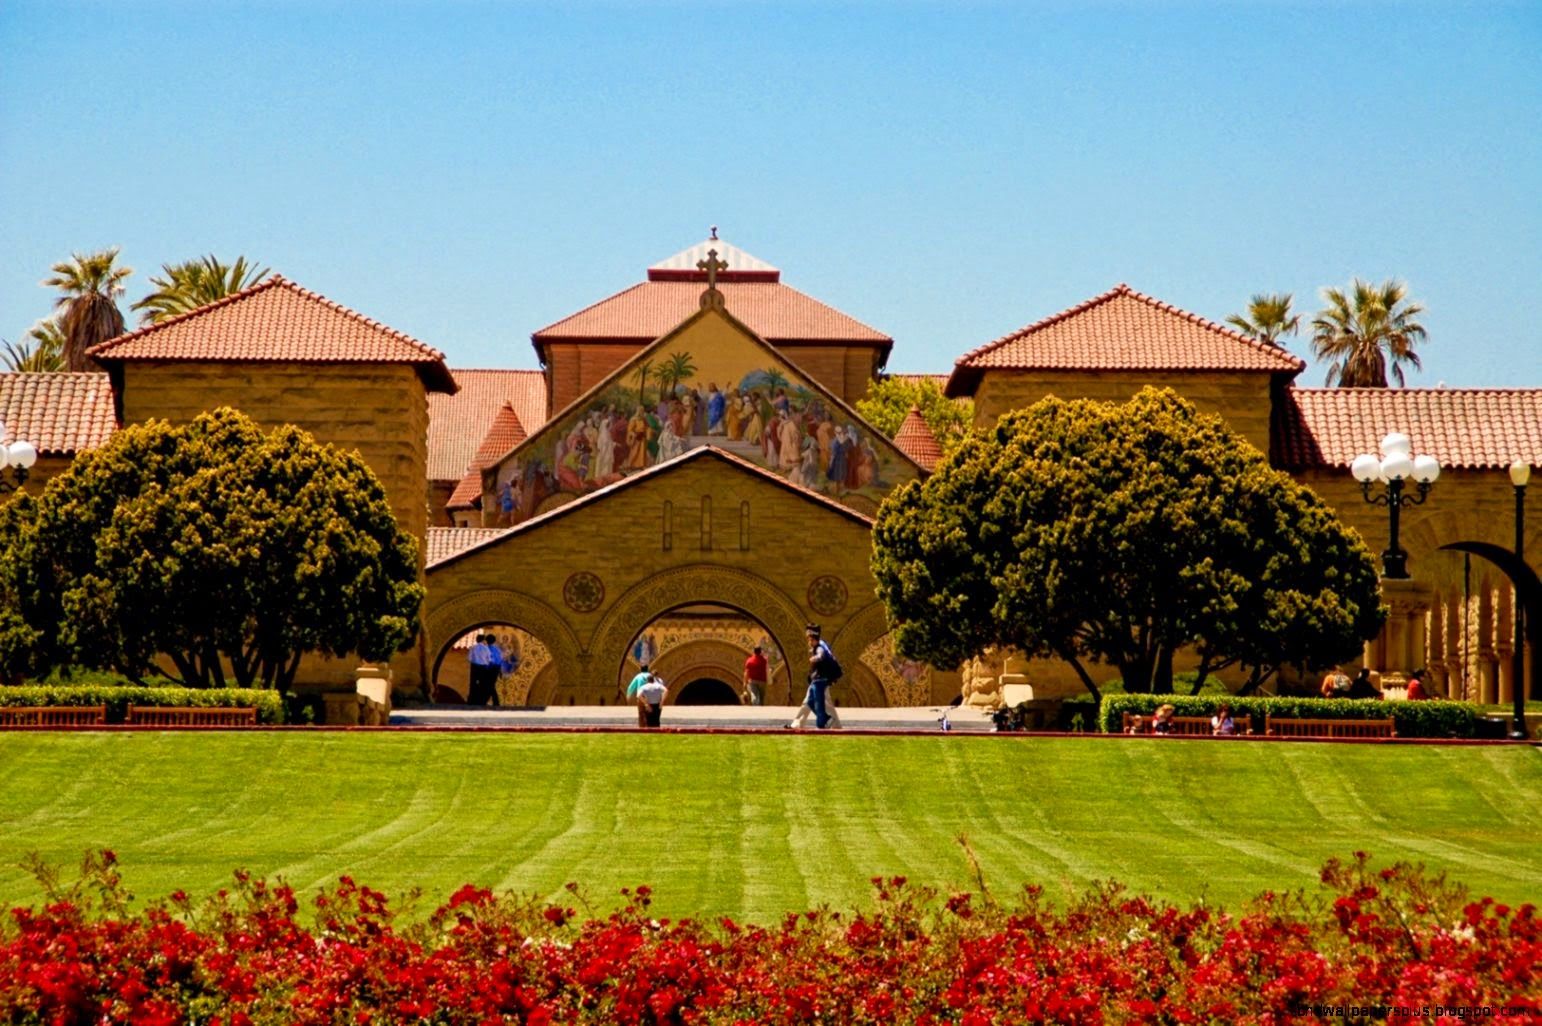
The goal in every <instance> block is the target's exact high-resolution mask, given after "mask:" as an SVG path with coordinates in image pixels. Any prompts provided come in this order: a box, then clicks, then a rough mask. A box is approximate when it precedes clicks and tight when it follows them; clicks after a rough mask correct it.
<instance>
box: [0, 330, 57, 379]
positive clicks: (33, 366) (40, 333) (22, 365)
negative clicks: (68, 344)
mask: <svg viewBox="0 0 1542 1026" xmlns="http://www.w3.org/2000/svg"><path fill="white" fill-rule="evenodd" d="M27 339H28V341H26V342H20V343H11V342H8V341H4V340H0V363H3V364H4V365H5V368H6V370H12V371H31V372H33V373H46V372H52V371H62V370H64V369H65V364H64V345H65V340H64V332H62V331H60V330H59V322H58V321H56V320H54V319H53V318H51V317H50V318H47V319H45V320H41V321H38V322H37V323H36V324H34V325H33V326H32V330H31V331H29V332H27Z"/></svg>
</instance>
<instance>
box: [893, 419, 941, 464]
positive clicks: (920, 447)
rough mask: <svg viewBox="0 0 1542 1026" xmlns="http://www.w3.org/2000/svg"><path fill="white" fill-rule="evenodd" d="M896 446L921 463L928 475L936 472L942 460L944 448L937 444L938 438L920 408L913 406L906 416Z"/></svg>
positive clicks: (895, 442) (898, 433)
mask: <svg viewBox="0 0 1542 1026" xmlns="http://www.w3.org/2000/svg"><path fill="white" fill-rule="evenodd" d="M894 444H895V446H896V447H898V448H899V451H900V452H902V453H904V454H905V455H906V456H909V457H910V458H911V459H913V460H915V461H916V462H917V463H919V464H920V465H921V469H922V470H925V471H926V472H927V473H930V472H932V471H933V470H936V469H937V464H938V462H940V461H941V460H942V446H941V445H939V444H938V443H937V436H936V435H934V434H932V429H931V428H930V427H928V426H927V423H926V418H925V417H922V416H921V410H920V408H919V407H916V406H912V407H911V408H910V412H909V413H907V414H905V420H904V422H903V423H901V424H900V429H899V431H898V432H897V433H896V434H895V436H894Z"/></svg>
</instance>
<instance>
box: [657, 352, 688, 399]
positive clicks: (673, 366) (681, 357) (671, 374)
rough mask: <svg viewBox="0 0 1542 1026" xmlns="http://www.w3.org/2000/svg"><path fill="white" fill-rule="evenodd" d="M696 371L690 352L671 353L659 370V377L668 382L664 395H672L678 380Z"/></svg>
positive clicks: (678, 383) (680, 380)
mask: <svg viewBox="0 0 1542 1026" xmlns="http://www.w3.org/2000/svg"><path fill="white" fill-rule="evenodd" d="M695 373H696V364H695V362H694V361H693V360H692V359H691V354H690V353H686V352H679V353H671V354H670V356H669V360H668V361H667V362H666V363H665V364H664V366H663V367H662V368H661V369H660V370H659V377H660V378H661V379H663V380H664V381H667V382H669V390H668V391H667V392H666V393H665V394H666V395H669V396H673V395H674V394H675V389H676V388H678V387H679V386H680V382H682V381H687V380H689V379H690V377H691V375H692V374H695Z"/></svg>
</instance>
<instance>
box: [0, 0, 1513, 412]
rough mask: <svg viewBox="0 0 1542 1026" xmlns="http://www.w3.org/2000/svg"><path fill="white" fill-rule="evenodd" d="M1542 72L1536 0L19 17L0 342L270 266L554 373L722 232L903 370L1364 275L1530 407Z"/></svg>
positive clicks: (276, 9) (470, 348) (10, 74)
mask: <svg viewBox="0 0 1542 1026" xmlns="http://www.w3.org/2000/svg"><path fill="white" fill-rule="evenodd" d="M1539 52H1542V4H1536V3H1517V4H1503V3H1473V4H1459V3H1445V4H1436V5H1420V4H1408V3H1366V4H1328V3H1311V4H1298V5H1285V4H1278V5H1277V4H1255V3H1226V4H1180V3H1156V2H1152V3H1121V4H1079V3H1057V4H1010V5H1009V4H987V3H970V4H956V5H942V4H922V3H905V4H898V3H895V4H884V3H869V4H845V5H834V6H832V5H813V4H781V3H777V4H773V3H738V4H725V3H711V2H700V3H692V4H646V5H645V4H621V3H609V4H582V3H576V4H562V5H558V4H549V5H548V4H496V5H495V4H462V3H453V4H435V5H430V4H426V3H421V4H388V5H366V4H362V3H360V4H322V3H310V2H306V3H281V4H280V3H274V4H238V3H230V4H225V3H221V4H209V3H198V4H194V3H185V4H157V3H151V2H135V3H123V4H94V5H80V6H76V5H67V4H62V3H54V2H50V3H30V2H18V0H5V2H4V3H3V4H0V55H3V56H0V337H5V338H10V339H16V338H19V337H21V336H23V335H24V334H25V332H26V330H27V328H28V326H29V325H30V324H31V323H32V322H33V321H34V320H35V319H37V318H38V317H41V316H43V315H45V314H47V313H48V311H49V309H50V304H51V298H50V295H49V293H48V291H47V290H45V289H42V288H40V287H38V284H37V283H38V281H39V280H41V279H42V278H43V277H44V276H45V275H46V273H47V270H48V266H49V265H50V264H51V263H53V262H55V261H56V260H59V259H62V258H64V257H66V256H67V255H68V254H69V253H70V252H71V251H74V250H86V249H91V248H96V247H100V246H105V245H117V246H121V247H122V249H123V259H124V260H125V261H126V262H127V263H129V264H130V265H132V266H133V267H135V268H136V269H137V271H138V273H136V275H135V276H134V278H132V279H131V280H130V282H129V293H128V299H129V300H133V299H137V298H139V297H140V296H141V295H143V294H144V293H145V292H146V291H148V290H149V286H148V273H150V272H154V271H156V270H158V268H159V266H160V265H161V264H162V263H165V262H172V261H178V260H182V259H186V258H189V257H193V256H197V255H200V254H203V253H207V252H214V253H216V254H218V255H220V256H221V257H223V258H225V259H227V260H228V259H232V258H233V257H234V256H235V255H237V254H241V253H244V254H246V255H247V256H248V257H249V258H252V259H255V260H257V261H259V262H260V263H262V264H264V265H267V266H270V267H272V268H273V269H274V270H277V271H280V272H282V273H283V274H285V275H287V276H289V277H291V278H293V279H295V280H297V281H299V282H300V283H302V284H304V285H306V286H307V287H309V288H313V289H315V290H317V291H319V292H322V293H324V294H326V295H328V296H329V297H331V298H333V299H336V300H338V301H339V302H342V303H345V304H347V305H349V306H352V307H354V308H356V309H358V310H361V311H362V312H364V313H366V314H368V315H370V316H372V317H375V318H377V319H379V320H381V321H384V322H385V323H387V324H390V325H391V326H393V327H396V328H399V329H401V330H403V331H406V332H408V333H410V334H412V335H414V336H416V337H418V338H420V339H422V340H424V341H426V342H428V343H430V344H432V345H435V346H437V347H439V348H440V349H442V350H444V351H445V352H446V353H447V355H448V357H449V361H450V364H451V366H452V367H455V366H460V367H478V366H480V367H489V366H491V367H499V366H503V367H530V366H534V365H535V364H534V354H533V352H532V350H531V348H530V344H529V335H530V333H531V332H532V331H534V330H535V329H537V328H539V327H541V326H543V325H545V324H547V323H549V322H551V321H554V320H557V319H558V318H561V317H563V316H565V315H567V314H569V313H571V312H573V311H575V310H577V309H579V308H581V307H583V306H586V305H588V304H589V303H592V302H594V301H596V300H598V299H600V298H602V297H604V296H606V295H609V294H610V293H612V292H615V291H618V290H620V289H622V288H625V287H627V286H629V285H631V284H633V283H635V282H636V281H638V280H640V279H641V278H642V276H643V271H644V269H645V268H646V267H647V265H648V264H650V263H652V262H654V261H656V260H658V259H661V258H663V257H665V256H668V255H669V254H671V253H673V252H675V251H676V250H679V249H683V248H685V247H686V246H688V245H690V244H692V243H694V242H696V241H699V240H700V239H701V238H703V237H705V234H706V228H707V225H709V224H718V225H720V226H721V233H722V235H723V237H724V238H725V239H728V240H729V241H731V242H733V243H734V244H736V245H738V246H740V247H742V248H744V249H746V250H748V251H749V252H751V253H753V254H755V255H757V256H759V257H761V258H762V259H765V260H767V261H769V262H771V263H773V264H776V265H777V266H779V267H781V268H782V271H783V280H784V281H786V282H787V283H789V284H791V285H793V286H795V287H797V288H800V289H802V290H803V291H805V292H808V293H810V294H812V295H814V296H816V297H818V298H819V299H822V300H824V301H825V302H827V303H830V304H831V305H833V306H836V307H838V308H840V309H842V310H844V311H846V312H847V313H850V314H852V315H853V316H855V317H858V318H859V319H861V320H863V321H866V322H867V323H869V324H872V325H873V326H875V327H878V328H880V329H882V330H884V331H886V332H888V333H889V334H891V335H893V336H894V338H895V340H896V346H895V351H894V356H893V358H892V359H891V361H890V369H891V370H899V371H921V370H934V371H946V370H947V369H949V368H950V367H951V365H952V363H953V361H954V359H956V358H957V356H958V355H959V354H961V353H962V352H964V351H965V350H967V349H969V348H971V347H973V346H976V345H979V344H981V343H983V342H986V341H989V340H990V339H992V338H995V337H997V336H998V335H1000V334H1002V333H1004V332H1007V331H1010V330H1012V329H1014V328H1017V327H1019V326H1021V325H1023V324H1026V323H1028V322H1030V321H1033V320H1037V319H1038V318H1040V317H1043V316H1046V315H1048V314H1051V313H1054V312H1056V311H1058V310H1060V309H1063V308H1064V307H1067V306H1070V305H1073V304H1075V303H1077V302H1079V301H1081V300H1082V299H1084V298H1087V297H1089V296H1092V295H1095V294H1097V293H1099V292H1102V291H1104V290H1105V289H1107V288H1109V287H1110V286H1112V285H1113V284H1115V283H1116V282H1120V281H1126V282H1129V283H1130V284H1131V285H1133V286H1134V287H1136V288H1138V289H1140V290H1142V291H1145V292H1148V293H1151V294H1153V295H1155V296H1158V297H1160V298H1162V299H1164V300H1167V301H1169V302H1172V303H1175V304H1177V305H1179V306H1181V307H1184V308H1186V309H1189V310H1192V311H1194V312H1196V313H1199V314H1202V315H1205V316H1208V317H1212V318H1216V319H1220V318H1222V317H1224V316H1225V315H1226V314H1228V313H1232V312H1235V311H1238V310H1240V309H1242V308H1243V306H1244V305H1245V303H1246V301H1247V298H1248V296H1249V295H1250V294H1251V293H1253V292H1257V291H1263V290H1269V291H1274V290H1281V291H1290V292H1293V293H1295V295H1296V297H1297V303H1298V305H1299V306H1300V307H1301V308H1303V309H1304V310H1305V311H1306V312H1308V313H1309V314H1310V312H1312V311H1314V310H1315V309H1317V307H1318V305H1319V303H1318V295H1317V293H1318V289H1319V288H1320V287H1321V286H1323V285H1329V284H1344V283H1347V282H1348V281H1349V279H1350V278H1351V277H1352V276H1354V275H1360V276H1363V277H1368V278H1373V279H1381V278H1385V277H1388V276H1397V277H1400V278H1403V279H1406V280H1407V281H1408V282H1409V284H1410V286H1411V288H1412V292H1413V295H1414V296H1415V298H1416V299H1418V300H1419V301H1421V302H1422V303H1424V304H1425V305H1426V306H1427V308H1428V312H1427V314H1426V316H1425V317H1424V322H1425V324H1426V326H1427V327H1428V328H1429V331H1430V339H1429V342H1428V343H1427V345H1426V347H1425V348H1424V351H1423V352H1424V357H1425V371H1424V373H1422V374H1418V375H1414V376H1413V377H1412V379H1411V381H1410V383H1411V384H1421V385H1434V384H1436V383H1437V382H1439V381H1445V382H1447V383H1448V384H1450V385H1452V386H1476V385H1488V386H1500V385H1532V386H1535V385H1542V326H1539V321H1538V318H1537V316H1536V313H1535V311H1536V309H1537V306H1538V299H1539V298H1542V130H1539V129H1542V60H1538V58H1537V56H1536V55H1537V54H1538V53H1539ZM1292 348H1293V349H1294V350H1295V351H1296V352H1298V353H1300V354H1302V355H1306V352H1307V344H1306V342H1305V340H1304V339H1298V340H1296V341H1295V342H1294V343H1293V344H1292ZM1322 374H1323V372H1322V369H1321V368H1320V367H1316V366H1314V367H1311V368H1309V369H1308V370H1307V371H1306V372H1305V373H1304V374H1303V375H1302V377H1301V379H1300V380H1301V381H1302V383H1305V384H1312V385H1317V384H1321V383H1322Z"/></svg>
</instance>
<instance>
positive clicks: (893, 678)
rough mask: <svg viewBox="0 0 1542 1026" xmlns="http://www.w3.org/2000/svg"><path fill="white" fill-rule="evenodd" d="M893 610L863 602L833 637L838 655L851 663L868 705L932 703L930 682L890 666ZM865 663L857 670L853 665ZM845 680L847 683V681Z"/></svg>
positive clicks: (853, 676) (857, 686) (849, 673)
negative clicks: (915, 681)
mask: <svg viewBox="0 0 1542 1026" xmlns="http://www.w3.org/2000/svg"><path fill="white" fill-rule="evenodd" d="M888 635H889V614H888V612H887V611H886V610H885V609H884V605H883V603H882V602H873V603H870V604H868V605H866V606H863V607H862V608H861V609H860V610H858V611H857V613H856V614H855V615H854V616H852V618H851V619H850V620H848V621H846V624H845V625H844V626H843V627H842V628H841V629H840V631H839V632H838V633H837V634H836V635H835V637H834V638H833V639H832V640H831V642H830V643H831V646H832V647H833V648H834V649H835V653H836V658H837V659H839V660H840V661H841V665H842V666H843V667H847V670H846V676H847V678H850V679H851V682H852V686H853V687H854V688H855V689H856V690H857V692H858V694H859V695H860V696H861V698H862V700H863V701H862V704H864V705H878V706H891V707H892V706H910V705H927V704H930V700H931V690H930V686H929V685H914V684H911V683H910V682H908V681H906V680H905V679H904V678H903V677H902V676H901V675H900V674H899V673H897V672H894V671H893V670H892V668H891V667H889V666H888V662H889V660H890V659H891V656H892V653H891V651H890V649H889V647H888V645H887V640H888ZM859 666H860V667H861V672H860V673H856V674H854V673H853V672H852V668H855V667H859ZM842 683H845V682H844V681H843V682H842Z"/></svg>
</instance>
